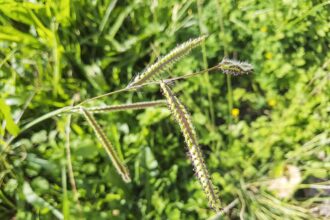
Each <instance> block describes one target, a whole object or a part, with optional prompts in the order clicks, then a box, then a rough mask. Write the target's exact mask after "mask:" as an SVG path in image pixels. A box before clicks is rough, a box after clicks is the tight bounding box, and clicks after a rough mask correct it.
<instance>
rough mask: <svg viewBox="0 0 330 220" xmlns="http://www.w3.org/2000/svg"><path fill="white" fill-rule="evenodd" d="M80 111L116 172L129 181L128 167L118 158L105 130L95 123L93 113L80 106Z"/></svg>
mask: <svg viewBox="0 0 330 220" xmlns="http://www.w3.org/2000/svg"><path fill="white" fill-rule="evenodd" d="M80 111H81V112H82V113H83V115H84V116H85V118H86V120H87V122H88V123H89V125H90V126H91V127H92V128H93V130H94V132H95V134H96V136H97V138H98V139H99V140H100V142H101V144H102V146H103V147H104V149H105V150H106V152H107V153H108V155H109V157H110V159H111V161H112V163H113V165H114V166H115V168H116V170H117V172H118V173H119V174H120V175H121V177H122V179H123V180H124V181H125V182H126V183H129V182H131V177H130V175H129V171H128V168H127V167H126V165H125V164H124V162H123V161H121V159H120V158H119V156H118V155H117V152H116V151H115V149H114V148H113V146H112V144H111V142H110V140H109V139H108V138H107V136H106V134H105V132H104V131H103V130H102V128H101V126H100V125H99V124H98V123H97V121H96V120H95V118H94V116H93V114H91V113H90V112H88V111H87V110H86V109H85V108H83V107H80Z"/></svg>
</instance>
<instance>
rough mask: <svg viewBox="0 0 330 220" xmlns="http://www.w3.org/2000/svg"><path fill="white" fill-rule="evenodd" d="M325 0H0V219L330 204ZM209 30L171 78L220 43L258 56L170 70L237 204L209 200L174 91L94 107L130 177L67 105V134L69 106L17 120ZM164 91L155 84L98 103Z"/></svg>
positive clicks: (95, 88) (204, 60) (92, 92)
mask: <svg viewBox="0 0 330 220" xmlns="http://www.w3.org/2000/svg"><path fill="white" fill-rule="evenodd" d="M329 4H330V2H329V1H321V0H320V1H318V0H312V1H303V0H290V1H289V0H274V1H270V0H266V1H256V0H242V1H229V0H224V1H217V0H209V1H203V0H197V1H192V0H191V1H190V0H187V1H170V0H169V1H165V0H164V1H162V0H152V1H142V0H131V1H117V0H112V1H109V0H102V1H101V0H92V1H88V0H82V1H77V0H71V1H70V0H58V1H47V0H45V1H36V0H34V1H32V0H31V1H3V0H0V89H1V93H0V108H1V111H0V119H1V121H2V123H1V127H0V137H1V139H0V146H1V147H0V151H1V155H0V219H208V218H211V219H322V218H323V219H326V218H327V216H328V217H329V216H330V208H329V206H330V205H329V204H330V202H329V200H330V199H329V196H330V192H329V190H330V183H329V176H330V171H329V170H330V155H329V154H330V148H329V146H330V134H329V132H330V117H329V112H330V104H329V103H330V102H329V97H330V83H329V79H330V74H329V71H330V50H329V46H330V6H329ZM201 34H209V37H208V39H207V40H206V42H205V44H203V45H202V46H201V47H199V48H197V49H195V50H194V51H193V52H192V53H191V54H190V55H189V56H187V57H185V58H184V59H183V60H182V61H180V62H179V63H178V64H176V65H174V66H173V67H172V68H171V69H170V71H167V72H166V73H164V74H163V75H162V77H173V76H179V75H183V74H187V73H191V72H196V71H199V70H203V69H205V68H207V67H211V66H214V65H216V64H217V63H218V62H220V61H221V60H222V58H223V57H229V58H235V59H238V60H243V61H248V62H250V63H251V64H253V66H254V69H255V71H254V73H253V74H251V75H245V76H240V77H227V76H226V75H224V74H223V73H221V72H216V73H209V74H208V75H207V74H204V75H200V76H198V77H194V78H191V79H188V80H184V81H180V82H177V83H175V84H174V85H173V89H174V91H175V92H176V94H177V95H178V96H179V97H180V99H181V100H183V102H184V104H185V105H186V106H187V108H188V109H189V110H190V112H191V116H192V119H193V122H194V124H195V127H196V130H197V133H198V136H199V141H200V145H201V147H202V150H203V152H204V155H205V160H206V162H207V165H208V168H209V171H210V173H211V174H212V178H213V181H214V184H215V185H216V186H217V187H218V188H219V192H220V199H221V201H222V204H223V206H224V207H226V206H227V205H228V204H230V203H232V205H233V206H232V207H230V209H227V210H226V212H225V213H223V214H222V215H221V216H220V215H218V216H214V215H215V213H214V212H213V211H212V210H210V209H209V208H208V206H207V199H206V197H205V196H204V193H203V191H202V189H201V187H200V185H199V183H198V180H197V178H195V177H194V171H193V169H192V166H191V163H190V161H189V158H188V157H187V155H186V154H187V153H186V152H187V149H186V147H185V143H184V140H183V138H182V137H181V133H180V130H179V127H178V126H177V125H176V124H175V121H174V120H173V118H172V117H171V116H170V112H169V111H168V110H167V108H166V106H164V107H157V108H152V109H146V110H139V111H127V112H119V113H111V114H103V115H97V116H96V118H97V120H98V121H99V123H100V124H101V125H102V126H103V128H104V129H105V130H106V133H107V134H108V136H109V138H110V140H111V141H112V142H113V144H114V145H115V147H116V149H117V151H118V152H119V154H120V155H121V156H123V157H124V158H125V159H126V162H127V165H128V167H129V169H130V172H131V175H132V182H131V183H130V184H124V183H123V182H122V180H121V178H120V176H119V175H118V174H117V173H116V172H115V170H114V168H113V165H112V164H111V162H110V160H109V158H108V156H107V154H106V152H105V151H104V149H103V148H102V146H101V145H100V144H99V143H98V141H97V139H96V137H95V135H94V134H93V131H92V129H91V128H90V127H88V124H87V123H86V122H85V121H84V120H83V118H82V117H81V116H80V115H73V116H72V120H71V126H70V127H69V128H70V129H69V130H70V131H71V132H70V141H68V138H67V132H66V131H68V129H67V128H68V127H67V123H68V116H67V115H60V116H57V117H54V118H52V119H49V120H46V121H44V122H42V123H39V124H37V125H36V126H34V127H32V128H30V129H28V130H26V131H24V132H23V133H21V131H20V128H22V127H24V125H26V124H27V123H29V122H31V121H33V120H35V119H36V118H38V117H40V116H42V115H44V114H46V113H48V112H51V111H53V110H56V109H58V108H60V107H64V106H68V105H71V104H72V103H73V102H74V101H75V102H79V101H82V100H84V99H87V98H91V97H93V96H96V95H100V94H103V93H106V92H109V91H115V90H117V89H120V88H123V87H125V86H126V85H127V84H128V83H129V82H130V80H131V79H132V77H134V76H135V75H136V74H137V73H139V72H141V71H142V70H143V69H144V68H145V67H146V66H147V65H150V64H151V63H153V62H154V61H156V60H157V58H158V57H159V56H161V55H164V54H166V53H167V52H169V51H170V50H171V49H172V48H174V47H175V46H176V45H178V44H179V43H181V42H184V41H186V40H188V39H190V38H193V37H197V36H200V35H201ZM161 98H162V95H161V93H160V91H159V88H158V87H157V86H153V87H146V88H143V89H141V90H139V91H136V92H127V93H121V94H118V95H114V96H111V97H108V98H104V99H99V100H97V101H94V102H91V103H90V105H91V106H99V105H102V104H119V103H131V102H136V101H147V100H157V99H161ZM16 135H18V136H17V137H16V138H15V139H12V137H13V136H16ZM9 142H10V144H9V145H8V143H9ZM68 144H69V145H68ZM66 145H67V146H70V148H71V154H70V155H71V159H72V167H73V174H74V180H75V183H76V189H77V190H76V191H75V190H74V187H73V186H72V179H70V178H69V173H70V172H69V171H70V168H68V159H67V156H68V153H67V152H66V147H65V146H66ZM6 146H8V148H7V147H6ZM6 149H9V150H6Z"/></svg>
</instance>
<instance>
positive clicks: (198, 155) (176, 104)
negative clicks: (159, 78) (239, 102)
mask: <svg viewBox="0 0 330 220" xmlns="http://www.w3.org/2000/svg"><path fill="white" fill-rule="evenodd" d="M160 86H161V89H162V91H163V94H164V96H165V98H166V100H167V102H168V107H169V109H170V110H171V112H172V114H173V116H174V118H175V120H176V121H177V122H178V124H179V126H180V129H181V131H182V133H183V136H184V139H185V141H186V143H187V146H188V151H189V155H190V157H191V161H192V164H193V166H194V171H195V173H196V176H197V178H198V180H199V182H200V184H201V186H202V188H203V190H204V192H205V194H206V196H207V198H208V201H209V205H210V207H211V208H213V209H214V210H216V211H220V210H221V204H220V199H219V196H218V193H217V190H216V188H215V187H214V185H213V184H212V181H211V179H210V175H209V173H208V170H207V167H206V164H205V162H204V159H203V155H202V152H201V149H200V147H199V145H198V141H197V135H196V132H195V129H194V127H193V124H192V122H191V119H190V115H189V114H188V112H187V110H186V108H185V107H184V106H183V105H182V103H181V102H180V100H179V99H178V98H177V97H176V96H175V95H174V94H173V92H172V90H171V89H170V88H169V87H168V86H167V85H166V84H165V83H164V82H162V83H161V84H160Z"/></svg>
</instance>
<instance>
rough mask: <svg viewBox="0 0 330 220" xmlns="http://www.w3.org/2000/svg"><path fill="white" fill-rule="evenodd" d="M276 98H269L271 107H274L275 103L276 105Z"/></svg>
mask: <svg viewBox="0 0 330 220" xmlns="http://www.w3.org/2000/svg"><path fill="white" fill-rule="evenodd" d="M276 103H277V102H276V100H275V99H269V100H268V105H269V106H270V107H274V106H275V105H276Z"/></svg>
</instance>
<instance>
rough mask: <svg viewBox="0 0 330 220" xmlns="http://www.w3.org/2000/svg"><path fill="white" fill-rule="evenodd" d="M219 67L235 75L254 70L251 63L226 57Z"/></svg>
mask: <svg viewBox="0 0 330 220" xmlns="http://www.w3.org/2000/svg"><path fill="white" fill-rule="evenodd" d="M218 68H219V69H220V70H222V71H223V72H224V73H226V74H230V75H234V76H236V75H243V74H249V73H252V72H253V66H252V65H251V64H249V63H247V62H240V61H236V60H230V59H226V58H225V59H223V60H222V61H221V63H219V64H218Z"/></svg>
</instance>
